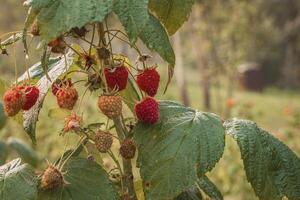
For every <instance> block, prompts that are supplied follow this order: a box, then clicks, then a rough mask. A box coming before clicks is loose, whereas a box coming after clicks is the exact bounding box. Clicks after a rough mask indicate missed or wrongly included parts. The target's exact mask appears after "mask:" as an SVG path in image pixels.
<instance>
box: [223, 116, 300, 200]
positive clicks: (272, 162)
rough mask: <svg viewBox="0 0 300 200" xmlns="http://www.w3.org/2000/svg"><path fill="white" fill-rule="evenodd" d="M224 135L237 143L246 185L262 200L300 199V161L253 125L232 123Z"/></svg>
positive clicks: (283, 146)
mask: <svg viewBox="0 0 300 200" xmlns="http://www.w3.org/2000/svg"><path fill="white" fill-rule="evenodd" d="M225 127H226V131H227V132H228V134H229V135H231V136H233V137H234V139H235V140H236V141H237V143H238V145H239V147H240V150H241V156H242V159H243V162H244V167H245V170H246V175H247V179H248V181H249V182H250V183H251V185H252V187H253V189H254V191H255V193H256V195H257V196H258V197H259V198H260V199H262V200H281V199H282V197H284V196H286V197H288V198H289V200H299V199H300V159H299V158H298V157H297V155H296V154H295V153H294V152H293V151H292V150H290V149H289V148H288V147H287V146H286V145H285V144H283V143H282V142H280V141H279V140H278V139H276V138H275V137H273V136H272V135H271V134H269V133H268V132H266V131H265V130H263V129H261V128H259V127H258V126H257V125H256V124H255V123H254V122H251V121H248V120H238V119H234V120H232V121H227V122H226V123H225Z"/></svg>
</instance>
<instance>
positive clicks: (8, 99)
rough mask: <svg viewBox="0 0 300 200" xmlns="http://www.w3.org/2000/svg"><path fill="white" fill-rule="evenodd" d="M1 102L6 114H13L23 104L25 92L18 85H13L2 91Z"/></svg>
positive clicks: (18, 110)
mask: <svg viewBox="0 0 300 200" xmlns="http://www.w3.org/2000/svg"><path fill="white" fill-rule="evenodd" d="M3 102H4V110H5V113H6V115H7V116H10V117H12V116H15V115H16V114H18V112H20V110H21V109H22V107H23V105H24V102H25V94H24V93H23V91H22V90H20V89H19V87H13V88H11V89H9V90H7V91H6V92H5V93H4V96H3Z"/></svg>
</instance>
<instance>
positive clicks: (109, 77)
mask: <svg viewBox="0 0 300 200" xmlns="http://www.w3.org/2000/svg"><path fill="white" fill-rule="evenodd" d="M104 74H105V78H106V82H107V85H108V87H109V88H110V89H112V90H117V91H121V90H124V89H125V88H126V86H127V81H128V71H127V68H126V67H125V66H120V67H115V68H113V69H108V68H106V69H105V70H104Z"/></svg>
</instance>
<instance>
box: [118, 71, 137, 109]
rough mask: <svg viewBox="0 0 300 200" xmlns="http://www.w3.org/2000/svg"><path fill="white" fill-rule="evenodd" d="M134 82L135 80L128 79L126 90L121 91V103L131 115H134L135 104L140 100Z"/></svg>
mask: <svg viewBox="0 0 300 200" xmlns="http://www.w3.org/2000/svg"><path fill="white" fill-rule="evenodd" d="M134 82H135V80H134V79H133V78H132V77H129V79H128V84H127V87H126V89H125V90H123V91H121V96H122V98H123V101H124V102H125V104H126V105H127V106H128V107H129V109H130V110H131V112H132V113H134V105H135V103H136V102H138V101H140V99H141V98H140V95H139V93H138V91H137V88H136V86H135V84H134Z"/></svg>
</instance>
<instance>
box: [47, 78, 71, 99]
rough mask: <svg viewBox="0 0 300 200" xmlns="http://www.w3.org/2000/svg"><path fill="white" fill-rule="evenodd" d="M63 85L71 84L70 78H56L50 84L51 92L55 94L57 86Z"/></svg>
mask: <svg viewBox="0 0 300 200" xmlns="http://www.w3.org/2000/svg"><path fill="white" fill-rule="evenodd" d="M63 86H73V84H72V80H71V79H70V78H68V79H67V80H60V79H57V80H56V81H55V82H54V83H53V84H52V88H51V89H52V94H53V95H56V92H57V91H58V90H59V88H61V87H63Z"/></svg>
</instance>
